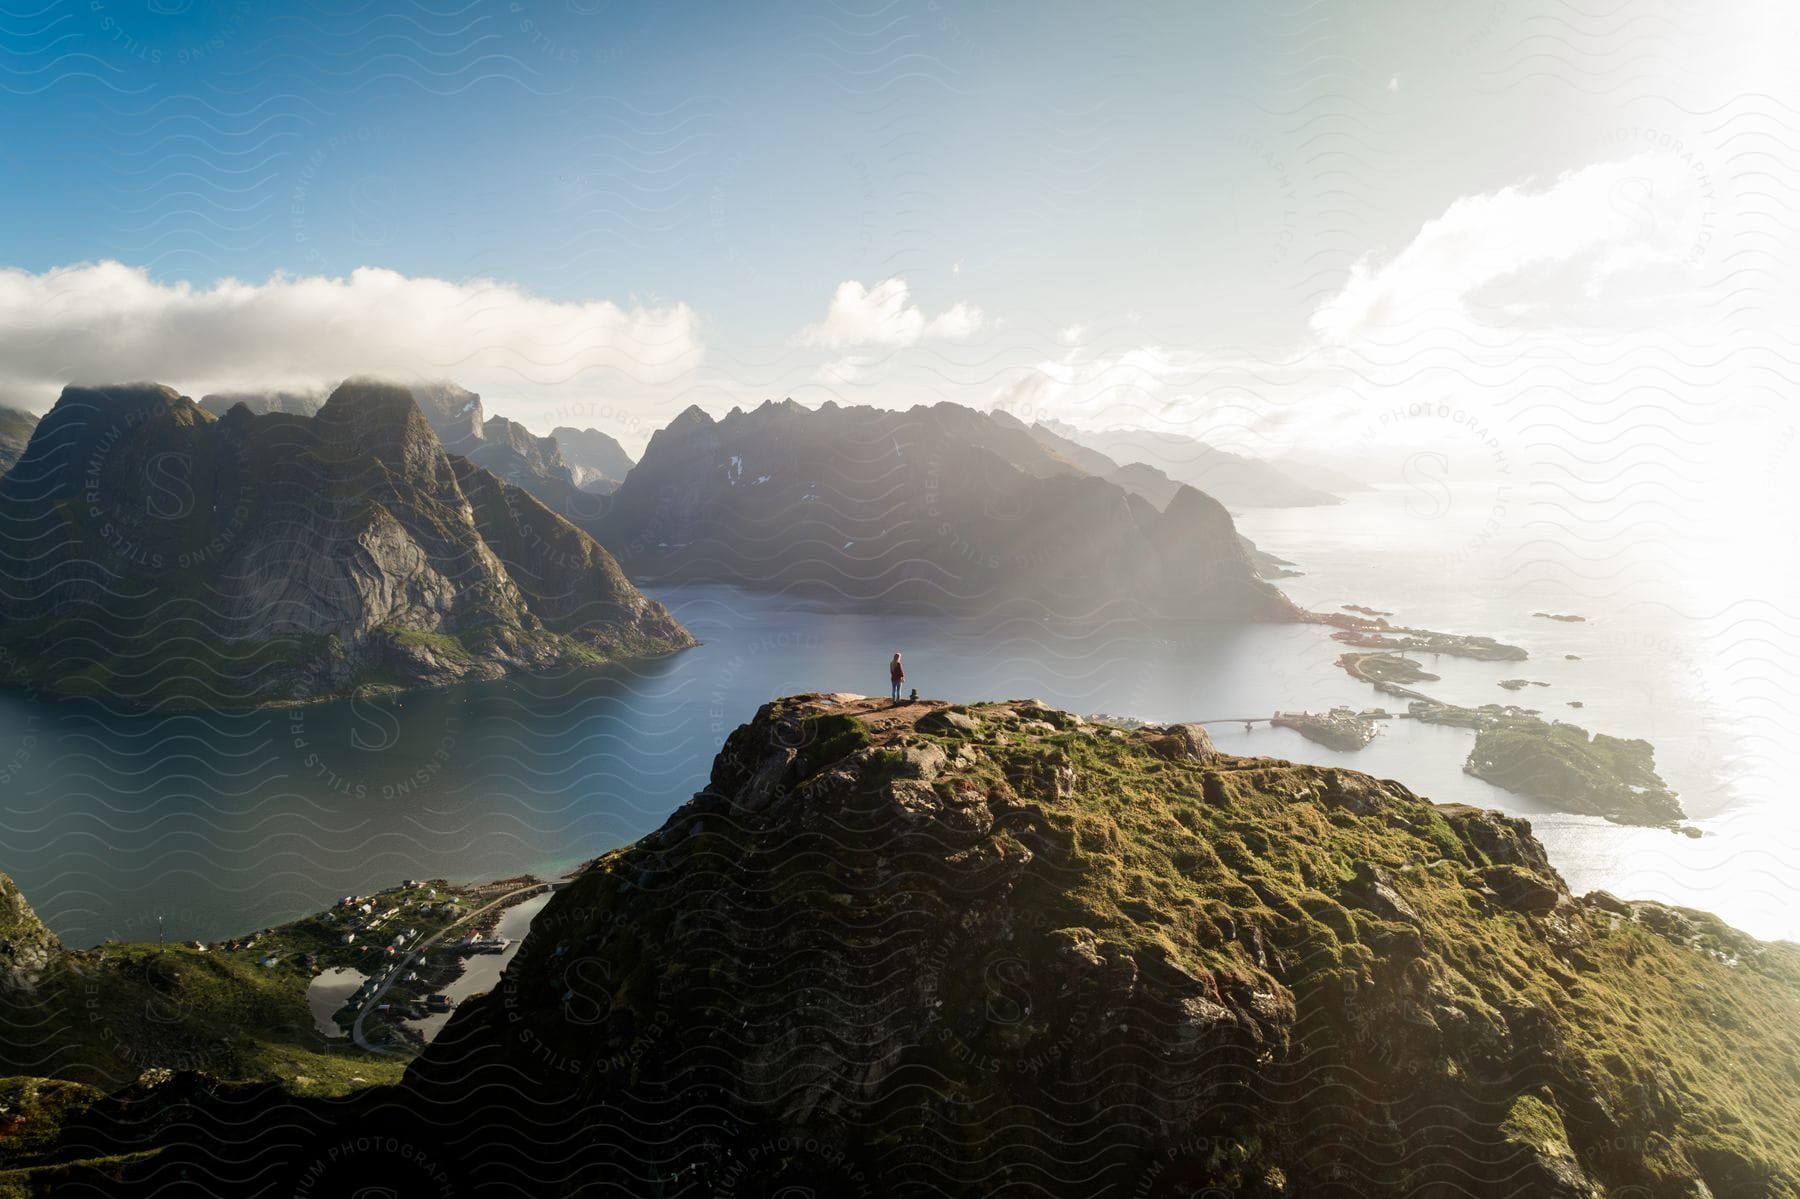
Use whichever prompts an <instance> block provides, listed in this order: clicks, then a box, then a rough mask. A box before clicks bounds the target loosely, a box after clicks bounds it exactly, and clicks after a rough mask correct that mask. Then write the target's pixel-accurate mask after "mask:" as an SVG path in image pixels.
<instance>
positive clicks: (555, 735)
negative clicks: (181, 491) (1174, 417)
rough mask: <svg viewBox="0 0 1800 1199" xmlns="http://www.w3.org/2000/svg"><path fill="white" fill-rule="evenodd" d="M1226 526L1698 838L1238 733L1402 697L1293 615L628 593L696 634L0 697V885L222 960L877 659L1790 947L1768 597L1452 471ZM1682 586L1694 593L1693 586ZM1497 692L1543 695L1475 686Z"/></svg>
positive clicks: (1432, 729)
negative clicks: (446, 665) (569, 652)
mask: <svg viewBox="0 0 1800 1199" xmlns="http://www.w3.org/2000/svg"><path fill="white" fill-rule="evenodd" d="M1497 496H1498V497H1499V498H1497ZM1236 515H1237V517H1238V521H1239V526H1240V529H1241V530H1242V531H1243V532H1245V533H1246V534H1247V535H1248V536H1250V537H1251V538H1253V539H1254V540H1255V541H1256V542H1257V543H1258V545H1259V546H1260V547H1261V548H1263V549H1266V550H1268V551H1270V552H1272V553H1275V554H1278V555H1280V556H1281V557H1283V558H1285V559H1288V560H1289V561H1291V562H1292V563H1294V566H1295V569H1297V570H1298V571H1300V572H1301V573H1299V574H1298V575H1296V576H1295V577H1293V578H1287V579H1282V580H1280V581H1279V585H1280V586H1281V587H1282V588H1283V589H1284V590H1286V591H1287V593H1288V594H1289V595H1290V596H1292V597H1293V598H1294V599H1295V600H1296V601H1297V602H1299V603H1301V604H1304V605H1306V606H1309V607H1312V608H1316V609H1319V610H1337V609H1339V608H1340V607H1341V606H1342V605H1345V604H1357V605H1363V606H1367V607H1372V608H1375V609H1377V610H1381V611H1386V612H1391V613H1393V615H1392V616H1391V617H1390V619H1391V620H1393V621H1394V622H1395V623H1399V624H1407V625H1413V626H1417V627H1423V628H1429V629H1434V630H1439V631H1443V632H1452V633H1479V634H1487V635H1490V636H1493V637H1496V638H1499V639H1500V640H1503V641H1507V642H1511V643H1513V644H1517V645H1520V646H1522V647H1524V648H1525V649H1526V650H1527V651H1528V652H1529V655H1530V656H1529V658H1528V659H1527V660H1526V661H1523V662H1477V661H1471V660H1467V659H1460V658H1451V657H1431V656H1429V655H1427V656H1424V657H1423V659H1422V660H1423V661H1424V664H1425V666H1426V668H1427V669H1429V670H1431V671H1432V672H1433V673H1436V674H1438V675H1440V676H1441V681H1439V682H1436V683H1429V684H1423V685H1422V686H1421V689H1422V690H1425V691H1426V692H1427V693H1429V694H1432V695H1434V696H1436V697H1438V698H1442V699H1446V700H1451V701H1454V702H1457V703H1463V704H1480V703H1488V702H1512V703H1519V704H1523V705H1526V706H1529V707H1534V708H1537V709H1539V710H1541V711H1542V712H1543V714H1544V715H1545V716H1546V717H1548V718H1554V719H1563V720H1568V721H1571V722H1573V723H1576V724H1580V725H1581V726H1583V727H1584V728H1587V729H1589V730H1594V731H1601V732H1606V733H1611V734H1614V735H1617V736H1625V737H1641V738H1644V739H1646V740H1648V741H1650V742H1651V743H1652V744H1653V745H1654V746H1655V750H1656V761H1657V767H1658V769H1659V771H1660V772H1661V773H1662V775H1663V776H1664V777H1665V778H1666V779H1667V780H1668V781H1669V782H1670V784H1671V785H1672V786H1673V787H1674V789H1675V790H1676V791H1677V792H1678V793H1679V794H1680V797H1681V801H1682V803H1683V805H1684V806H1685V808H1686V810H1687V812H1688V814H1689V817H1690V823H1691V824H1692V825H1693V826H1694V827H1695V828H1697V829H1698V830H1699V831H1700V832H1701V834H1702V835H1701V836H1700V837H1699V838H1697V839H1696V838H1689V837H1686V836H1682V835H1679V834H1676V833H1672V832H1669V831H1666V830H1661V829H1638V828H1625V827H1620V826H1617V825H1612V824H1609V823H1608V822H1606V821H1604V820H1599V819H1593V818H1587V817H1580V816H1572V815H1567V814H1563V813H1557V812H1554V811H1549V810H1546V809H1545V807H1544V806H1543V805H1541V804H1537V803H1533V802H1532V801H1529V800H1526V799H1522V798H1520V797H1518V796H1515V795H1512V794H1509V793H1507V792H1505V791H1502V790H1499V789H1497V788H1495V787H1492V786H1490V785H1489V784H1487V783H1484V782H1482V781H1481V780H1479V779H1475V778H1473V777H1471V776H1469V775H1466V774H1464V773H1463V771H1462V763H1463V761H1464V760H1465V758H1466V757H1467V755H1468V751H1469V747H1470V744H1471V742H1472V739H1473V733H1471V732H1469V731H1468V730H1463V729H1454V728H1448V727H1443V726H1437V725H1428V724H1419V723H1416V722H1412V721H1389V722H1384V724H1383V728H1382V732H1381V734H1380V735H1379V736H1378V737H1377V738H1376V739H1375V740H1374V742H1372V743H1371V744H1370V745H1369V746H1368V747H1366V748H1364V749H1362V750H1360V751H1356V752H1338V751H1333V750H1330V749H1327V748H1325V747H1323V746H1319V745H1316V744H1314V743H1312V742H1310V741H1307V740H1305V739H1304V738H1302V737H1300V736H1299V735H1298V734H1296V733H1293V732H1291V731H1288V730H1285V729H1275V728H1271V727H1269V726H1268V725H1267V724H1256V725H1254V726H1251V727H1245V724H1244V720H1245V718H1258V717H1266V716H1268V715H1269V714H1270V713H1271V712H1273V711H1275V710H1277V709H1309V710H1313V711H1318V710H1322V709H1325V708H1329V707H1331V706H1333V705H1336V704H1348V705H1351V706H1353V707H1357V708H1362V707H1368V706H1376V705H1385V706H1388V707H1390V708H1395V707H1400V706H1402V705H1399V704H1398V703H1397V702H1396V701H1393V700H1391V699H1388V698H1387V697H1384V696H1380V695H1378V694H1377V693H1375V692H1374V691H1373V690H1372V689H1370V688H1369V687H1367V686H1366V685H1364V684H1361V683H1358V682H1356V681H1354V680H1352V679H1351V678H1350V677H1349V676H1348V675H1346V674H1345V673H1344V672H1343V671H1342V670H1341V669H1340V668H1338V667H1337V666H1336V665H1335V662H1336V658H1337V656H1338V655H1339V654H1340V653H1341V652H1343V651H1344V649H1345V648H1346V647H1344V646H1342V645H1340V644H1338V643H1337V642H1334V641H1333V640H1331V638H1330V632H1331V630H1330V629H1328V628H1325V627H1322V626H1318V625H1250V626H1218V625H1200V624H1188V623H1182V622H1167V623H1160V624H1156V625H1145V624H1126V623H1117V624H1106V625H1101V626H1097V627H1083V628H1071V627H1064V626H1056V625H1052V624H1051V623H1048V622H1044V621H1031V620H1014V621H1011V622H1006V623H994V622H990V621H982V620H976V619H962V618H946V617H929V618H928V617H921V616H893V615H882V614H876V613H870V612H857V611H844V610H842V609H841V606H834V605H830V604H825V603H822V602H820V601H818V600H817V599H814V598H808V597H803V596H795V595H770V594H763V593H755V592H749V591H744V590H740V589H736V588H732V587H725V586H716V585H679V586H668V585H665V586H657V585H650V586H647V587H646V588H645V590H646V591H647V592H648V593H650V594H652V595H654V596H655V597H656V598H658V599H660V600H662V601H663V602H664V603H666V604H668V605H669V607H670V608H671V609H672V610H673V612H674V613H675V615H676V616H677V617H678V618H679V619H680V620H681V621H682V622H683V623H684V624H686V625H687V626H688V627H689V628H690V629H692V630H693V631H694V633H695V634H696V635H697V636H698V637H700V638H701V640H702V642H703V644H702V645H700V646H699V647H698V648H696V649H692V650H687V651H684V652H682V653H678V654H673V655H669V656H667V657H663V658H658V659H654V660H650V661H639V662H632V663H621V664H616V665H613V666H609V667H605V668H602V669H599V670H593V671H586V672H581V673H575V674H565V675H556V676H533V677H524V678H513V679H508V680H503V681H497V682H488V683H478V684H470V685H466V686H459V687H454V688H447V689H443V690H437V691H431V692H423V693H414V694H409V695H405V696H399V697H392V698H385V699H373V700H365V699H356V700H351V701H345V702H338V703H330V704H321V705H314V706H310V707H303V708H295V709H289V710H279V711H261V712H237V713H184V714H161V715H149V714H143V713H130V712H120V711H114V710H110V709H109V708H108V707H107V706H105V705H103V704H99V703H94V702H88V701H46V700H42V699H33V698H29V697H26V696H23V695H18V694H4V695H0V871H4V872H6V873H8V874H11V875H12V876H13V878H14V879H15V880H16V881H17V883H18V884H19V886H20V888H21V890H22V891H23V892H24V894H25V895H26V897H27V898H28V899H29V900H30V902H31V903H32V904H33V906H34V907H35V908H36V910H37V911H38V913H39V915H40V916H42V917H43V918H44V920H45V921H46V922H47V923H48V924H49V925H50V927H51V928H52V929H54V930H55V931H56V932H57V933H58V934H59V935H60V936H61V937H62V938H63V939H64V941H65V942H66V943H68V944H71V945H76V946H87V945H94V944H97V943H100V942H102V941H106V940H130V941H149V940H156V939H158V938H163V939H166V940H169V941H178V940H179V941H186V940H193V939H198V940H217V939H222V938H225V937H229V936H234V935H238V934H242V933H246V932H250V931H253V930H256V929H260V928H264V927H267V926H269V925H272V924H276V923H279V922H281V921H284V920H288V919H292V918H294V917H297V916H299V915H302V914H304V913H307V912H311V911H315V910H317V909H320V908H322V907H325V906H327V905H329V904H331V903H332V902H334V901H335V900H336V899H337V898H339V897H340V896H342V895H346V894H352V893H363V892H367V891H370V890H373V889H377V888H380V887H384V886H391V885H394V884H396V883H398V882H400V881H401V880H402V879H409V878H412V879H429V878H444V879H449V880H453V881H459V882H474V881H485V880H488V879H495V878H505V877H511V876H514V875H518V874H522V873H526V872H534V873H537V874H539V875H543V876H546V877H549V876H553V875H556V874H560V873H563V872H566V871H569V870H571V869H573V868H575V867H577V866H579V865H580V864H581V863H582V862H584V861H587V860H589V859H591V858H593V857H595V856H597V855H598V854H601V853H603V852H605V851H607V850H609V849H612V848H615V847H617V846H619V845H623V844H625V843H628V842H630V841H632V840H634V839H636V838H638V837H640V836H642V835H644V834H645V833H648V832H650V831H651V830H653V829H655V828H657V827H658V826H659V825H660V824H661V823H662V822H663V821H664V819H666V818H667V816H668V815H669V813H670V812H672V811H673V810H674V809H675V808H676V807H678V806H679V805H680V804H681V803H682V802H683V801H685V800H686V799H687V798H688V797H689V796H691V795H692V794H694V792H696V791H697V790H700V789H701V788H703V787H704V786H705V785H706V782H707V778H708V775H709V773H710V770H711V764H712V759H713V755H714V754H715V753H716V751H717V749H718V747H719V745H720V743H721V742H722V741H723V739H724V738H725V736H726V735H727V734H729V733H730V732H731V730H732V729H733V728H735V727H736V726H737V725H739V724H741V723H743V722H744V721H746V720H748V719H749V718H750V717H751V716H753V715H754V713H755V711H756V709H757V707H758V706H759V705H760V704H762V703H765V702H767V701H768V700H769V699H770V698H772V697H774V696H778V695H784V694H790V693H795V692H801V691H850V692H860V693H866V694H880V693H883V692H884V690H885V688H886V686H887V679H886V664H887V661H888V659H889V657H890V656H891V655H892V654H893V653H894V652H895V651H902V652H903V653H904V655H905V658H904V660H905V662H906V664H907V676H908V686H909V687H917V688H918V690H919V691H920V693H921V694H922V695H925V696H929V697H932V698H941V699H949V700H956V701H977V700H985V699H1009V698H1026V697H1030V698H1036V699H1041V700H1043V701H1045V702H1047V703H1050V704H1052V705H1055V706H1059V707H1063V708H1068V709H1071V710H1073V711H1076V712H1080V713H1084V714H1108V715H1114V716H1127V717H1133V718H1137V719H1141V720H1145V721H1151V722H1169V721H1177V720H1184V721H1188V720H1192V721H1206V722H1209V726H1208V727H1209V730H1210V731H1211V733H1212V736H1213V739H1214V741H1215V742H1216V743H1217V744H1218V745H1219V747H1220V748H1222V749H1225V750H1227V751H1230V752H1233V753H1242V754H1253V755H1266V756H1271V757H1279V758H1287V759H1293V760H1299V761H1312V762H1320V763H1329V764H1336V765H1343V766H1347V767H1351V768H1354V769H1359V770H1363V771H1367V772H1369V773H1372V774H1374V775H1377V776H1378V777H1383V778H1392V779H1397V780H1400V781H1401V782H1404V783H1405V784H1407V785H1408V786H1409V787H1411V788H1412V789H1413V790H1414V791H1416V792H1418V793H1420V794H1422V795H1426V796H1429V797H1430V798H1433V799H1436V800H1439V801H1445V802H1449V801H1457V802H1463V803H1471V804H1477V805H1480V806H1485V807H1494V808H1499V809H1502V810H1504V811H1506V812H1509V813H1512V814H1515V815H1521V816H1524V817H1526V818H1527V819H1529V820H1530V821H1531V824H1532V827H1533V829H1534V830H1535V831H1536V833H1537V834H1538V836H1539V837H1541V838H1542V839H1543V841H1544V842H1545V844H1546V846H1547V847H1548V849H1549V852H1550V856H1551V860H1552V862H1553V863H1554V864H1555V866H1556V867H1557V868H1558V869H1559V870H1560V871H1561V872H1562V873H1563V875H1564V876H1565V877H1566V878H1567V879H1568V880H1569V882H1570V884H1571V885H1572V886H1573V887H1574V888H1575V889H1576V890H1577V891H1588V890H1593V889H1605V890H1608V891H1611V892H1613V893H1614V894H1617V895H1620V896H1623V897H1628V898H1647V899H1657V900H1661V901H1664V902H1668V903H1675V904H1680V905H1684V906H1690V907H1696V908H1701V909H1706V910H1709V911H1713V912H1716V913H1718V914H1719V915H1721V916H1723V917H1724V918H1725V919H1727V920H1728V921H1730V922H1731V923H1733V924H1735V925H1737V926H1739V927H1741V928H1743V929H1745V930H1746V931H1749V932H1751V933H1753V934H1755V935H1757V936H1760V937H1764V938H1787V939H1796V940H1800V870H1797V869H1796V868H1795V867H1794V863H1795V861H1796V860H1797V859H1796V850H1800V817H1797V816H1796V814H1795V813H1796V809H1795V807H1794V800H1793V798H1792V797H1791V794H1790V793H1791V791H1792V780H1793V779H1794V778H1796V777H1800V775H1797V774H1796V773H1795V772H1794V770H1793V769H1791V768H1792V767H1794V766H1795V765H1796V762H1795V761H1794V759H1795V757H1796V746H1795V739H1794V738H1793V737H1792V735H1791V732H1790V730H1792V729H1793V728H1794V727H1795V726H1794V720H1795V719H1796V718H1797V717H1800V711H1797V709H1800V697H1797V696H1796V694H1795V683H1794V680H1795V678H1796V677H1800V673H1797V672H1796V671H1795V670H1794V660H1793V658H1792V656H1791V651H1792V648H1793V647H1792V644H1791V642H1790V640H1788V634H1787V632H1786V627H1785V626H1784V625H1783V624H1782V623H1781V619H1780V610H1779V608H1778V606H1776V605H1775V603H1774V602H1773V601H1772V600H1769V599H1765V598H1760V597H1759V596H1758V595H1757V594H1756V593H1755V589H1754V588H1753V587H1748V586H1746V584H1745V570H1744V569H1743V563H1742V562H1741V561H1740V560H1739V557H1738V554H1737V551H1735V550H1733V549H1732V548H1731V546H1730V545H1721V544H1708V545H1706V546H1705V547H1704V548H1703V550H1702V551H1700V552H1701V557H1699V558H1698V559H1694V560H1691V561H1690V560H1685V559H1682V558H1681V557H1680V555H1678V554H1675V553H1673V550H1672V547H1671V546H1670V545H1668V544H1665V543H1663V542H1657V541H1656V540H1655V539H1651V540H1650V541H1649V542H1646V540H1645V539H1644V538H1642V537H1635V536H1628V537H1622V538H1614V539H1610V540H1609V539H1608V538H1607V537H1606V536H1605V531H1604V530H1600V531H1598V532H1596V531H1594V530H1591V529H1572V528H1571V527H1570V525H1569V524H1568V522H1566V521H1563V522H1561V523H1558V522H1557V521H1555V520H1551V521H1548V522H1534V521H1533V520H1532V519H1531V518H1530V507H1529V505H1528V504H1527V503H1526V501H1525V500H1523V499H1511V498H1508V497H1504V496H1502V495H1501V494H1500V493H1498V492H1496V490H1495V486H1494V485H1493V484H1492V483H1484V482H1472V483H1469V484H1466V485H1464V486H1463V487H1462V488H1461V489H1460V490H1459V489H1456V488H1450V487H1447V486H1446V487H1440V488H1434V489H1432V490H1431V491H1429V492H1427V491H1422V490H1421V489H1420V488H1418V487H1409V486H1405V485H1397V486H1391V487H1381V488H1372V489H1369V490H1367V491H1362V492H1356V493H1353V494H1352V495H1350V496H1348V497H1347V498H1346V502H1345V503H1343V504H1340V505H1337V506H1334V507H1323V508H1302V509H1252V510H1247V511H1243V512H1240V513H1237V514H1236ZM1546 525H1547V526H1548V527H1545V526H1546ZM1620 546H1625V547H1627V549H1625V550H1621V549H1620V548H1619V547H1620ZM1646 546H1647V549H1646V550H1645V551H1644V552H1647V553H1649V554H1650V555H1651V561H1650V563H1649V565H1648V566H1644V567H1642V568H1641V569H1640V567H1639V564H1638V562H1637V557H1636V556H1635V555H1636V554H1637V553H1638V552H1639V547H1646ZM1676 548H1679V547H1676ZM1620 554H1627V555H1628V556H1629V560H1628V561H1623V562H1622V561H1620V559H1619V555H1620ZM1608 555H1612V556H1611V557H1610V558H1609V557H1608ZM1596 562H1599V563H1600V564H1601V565H1600V567H1599V568H1595V566H1594V564H1595V563H1596ZM1765 565H1766V563H1765ZM1695 570H1698V572H1699V573H1698V574H1697V575H1693V577H1690V574H1691V573H1692V572H1693V571H1695ZM1752 573H1754V572H1753V571H1752ZM1709 579H1712V580H1722V581H1725V585H1724V586H1722V587H1715V588H1714V589H1713V590H1712V591H1709V590H1708V585H1709ZM1538 613H1546V614H1554V615H1578V616H1581V617H1583V619H1582V620H1580V621H1554V620H1550V619H1547V618H1546V616H1544V615H1538ZM1509 678H1525V679H1529V680H1532V681H1533V682H1536V683H1544V684H1547V686H1542V687H1539V686H1530V687H1527V688H1525V689H1523V690H1521V691H1516V692H1515V691H1507V690H1503V689H1501V688H1500V687H1499V686H1498V684H1499V682H1500V681H1501V680H1502V679H1509ZM1570 701H1576V702H1578V703H1580V704H1581V705H1582V706H1581V707H1579V708H1576V707H1572V706H1570Z"/></svg>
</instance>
